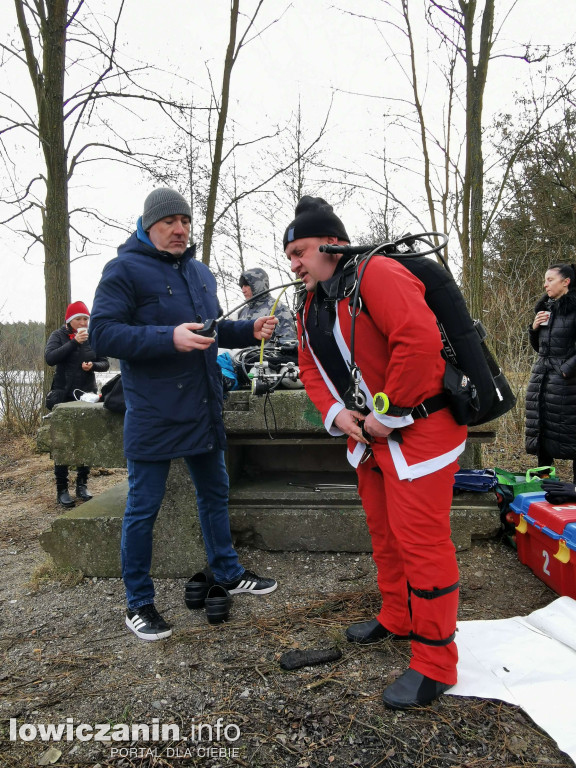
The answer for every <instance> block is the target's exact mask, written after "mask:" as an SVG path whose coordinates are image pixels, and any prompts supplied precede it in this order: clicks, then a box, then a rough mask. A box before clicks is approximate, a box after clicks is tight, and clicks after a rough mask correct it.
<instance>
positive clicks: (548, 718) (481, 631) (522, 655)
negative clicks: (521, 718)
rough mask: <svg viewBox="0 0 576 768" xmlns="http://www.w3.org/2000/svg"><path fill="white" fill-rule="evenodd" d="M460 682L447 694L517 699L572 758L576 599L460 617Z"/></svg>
mask: <svg viewBox="0 0 576 768" xmlns="http://www.w3.org/2000/svg"><path fill="white" fill-rule="evenodd" d="M456 642H457V644H458V653H459V661H458V683H457V684H456V685H455V686H454V687H453V688H451V689H450V690H449V691H448V693H450V694H451V695H453V696H478V697H479V698H483V699H500V700H501V701H507V702H509V703H511V704H516V705H517V706H519V707H522V709H523V710H524V711H525V712H526V713H527V714H528V715H530V717H531V718H532V719H533V720H534V722H536V723H537V724H538V725H539V726H540V727H541V728H542V729H543V730H545V731H546V732H547V733H548V734H550V736H551V737H552V738H553V739H554V740H555V741H556V743H557V744H558V746H559V748H560V749H561V750H562V751H563V752H566V753H567V754H568V755H570V757H571V758H572V760H573V761H574V762H576V707H575V706H574V698H575V692H576V600H573V599H572V598H571V597H559V598H558V599H557V600H555V601H554V602H553V603H551V604H550V605H548V606H547V607H546V608H541V609H540V610H538V611H534V613H531V614H530V615H529V616H515V617H514V618H512V619H498V620H495V621H460V622H458V634H457V636H456Z"/></svg>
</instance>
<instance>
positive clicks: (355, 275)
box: [297, 232, 450, 441]
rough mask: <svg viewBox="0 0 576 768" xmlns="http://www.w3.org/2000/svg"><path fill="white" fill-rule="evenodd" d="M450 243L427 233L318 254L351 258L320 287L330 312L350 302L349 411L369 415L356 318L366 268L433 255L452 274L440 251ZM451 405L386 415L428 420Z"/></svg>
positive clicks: (439, 400)
mask: <svg viewBox="0 0 576 768" xmlns="http://www.w3.org/2000/svg"><path fill="white" fill-rule="evenodd" d="M430 238H440V239H441V242H440V244H439V245H433V243H431V242H430ZM417 241H420V242H423V243H425V244H426V245H427V246H428V249H427V250H424V251H416V250H414V246H415V243H416V242H417ZM447 242H448V237H447V235H445V234H443V233H439V232H424V233H421V234H418V235H412V234H408V235H404V237H401V238H400V239H398V240H395V241H393V242H388V243H380V244H378V245H376V246H366V245H363V246H350V245H321V246H320V248H319V250H320V251H321V252H323V253H330V254H342V256H343V257H346V256H351V257H352V258H350V259H349V260H348V261H347V262H346V264H345V265H344V267H343V268H342V270H341V271H340V272H339V273H338V275H337V276H336V279H334V278H331V279H330V280H327V281H325V282H323V283H321V285H322V288H323V289H324V291H325V293H326V298H325V300H324V304H325V306H326V305H327V306H328V308H329V309H332V307H333V308H334V310H335V306H336V302H337V301H340V300H342V299H345V298H348V299H349V303H348V311H349V312H350V317H351V328H350V374H349V385H348V389H347V390H346V391H345V392H344V394H343V397H342V399H343V402H344V405H345V407H346V408H347V409H349V410H357V411H360V412H363V413H366V412H367V410H368V408H367V403H366V395H365V394H364V392H363V391H362V390H361V388H360V384H361V382H362V372H361V370H360V368H359V366H358V365H357V364H356V361H355V355H354V351H355V337H356V318H357V317H358V315H359V314H360V312H361V311H362V308H363V306H362V297H361V295H360V286H361V283H362V278H363V276H364V272H365V271H366V267H367V266H368V263H369V262H370V259H371V258H372V257H373V256H375V255H384V256H392V257H394V258H395V259H396V260H398V261H400V262H401V261H402V259H405V258H406V259H407V258H411V257H422V256H428V255H430V254H433V253H434V254H437V255H438V258H439V259H440V260H441V261H442V264H443V265H444V267H445V268H446V269H447V270H448V272H450V268H449V267H448V264H447V263H446V261H445V259H444V258H442V256H441V255H440V253H439V252H440V250H441V249H442V248H444V247H445V246H446V244H447ZM305 296H306V294H305V291H303V292H302V296H301V301H300V302H299V305H298V307H297V310H298V312H299V314H300V320H301V325H302V331H303V333H304V303H305ZM447 405H448V401H447V398H446V396H445V395H444V394H443V393H441V394H439V395H435V396H433V397H430V398H428V399H427V400H425V401H424V402H423V403H420V404H419V405H417V406H416V407H414V408H399V407H397V406H392V405H389V406H387V409H386V412H387V413H388V414H389V415H391V416H403V415H407V414H410V413H411V414H412V416H413V418H426V417H427V416H428V415H429V414H431V413H434V412H435V411H437V410H440V409H441V408H445V407H447ZM394 437H397V438H398V439H399V440H400V441H401V438H400V436H399V434H398V435H394Z"/></svg>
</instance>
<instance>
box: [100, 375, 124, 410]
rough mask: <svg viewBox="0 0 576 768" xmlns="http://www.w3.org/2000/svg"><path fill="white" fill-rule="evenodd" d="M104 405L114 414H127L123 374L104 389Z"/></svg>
mask: <svg viewBox="0 0 576 768" xmlns="http://www.w3.org/2000/svg"><path fill="white" fill-rule="evenodd" d="M101 399H102V403H103V404H104V408H108V410H109V411H112V412H113V413H126V401H125V400H124V387H123V386H122V374H121V373H118V374H116V376H114V377H113V378H111V379H110V381H107V382H106V384H104V385H103V387H102V398H101Z"/></svg>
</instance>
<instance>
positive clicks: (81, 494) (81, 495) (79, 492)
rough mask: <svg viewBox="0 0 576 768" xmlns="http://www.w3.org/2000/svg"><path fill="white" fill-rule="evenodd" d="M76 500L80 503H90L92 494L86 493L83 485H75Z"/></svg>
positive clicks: (86, 490)
mask: <svg viewBox="0 0 576 768" xmlns="http://www.w3.org/2000/svg"><path fill="white" fill-rule="evenodd" d="M76 498H77V499H81V500H82V501H90V499H91V498H92V494H91V493H88V488H86V484H85V483H76Z"/></svg>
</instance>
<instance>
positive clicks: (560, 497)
mask: <svg viewBox="0 0 576 768" xmlns="http://www.w3.org/2000/svg"><path fill="white" fill-rule="evenodd" d="M542 490H543V491H544V492H545V494H546V496H545V499H546V501H549V502H550V504H566V503H569V502H574V501H576V485H574V483H560V482H559V481H558V480H543V481H542Z"/></svg>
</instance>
